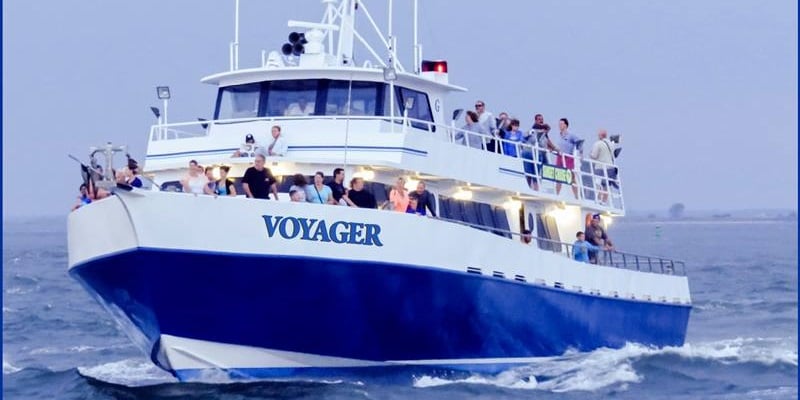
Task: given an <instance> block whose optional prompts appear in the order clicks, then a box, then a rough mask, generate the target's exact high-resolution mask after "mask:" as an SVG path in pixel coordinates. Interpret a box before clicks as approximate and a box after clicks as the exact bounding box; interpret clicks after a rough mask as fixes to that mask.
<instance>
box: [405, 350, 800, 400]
mask: <svg viewBox="0 0 800 400" xmlns="http://www.w3.org/2000/svg"><path fill="white" fill-rule="evenodd" d="M661 355H677V356H680V357H682V358H686V359H701V360H707V361H712V362H718V363H720V364H722V365H731V364H741V363H760V364H764V365H768V366H769V365H774V364H778V363H783V364H788V365H793V366H797V342H796V341H795V340H794V339H779V338H736V339H727V340H720V341H715V342H707V343H696V344H686V345H684V346H682V347H666V348H661V349H657V348H653V347H647V346H643V345H638V344H628V345H626V346H625V347H623V348H621V349H598V350H595V351H593V352H591V353H578V352H567V353H566V354H564V355H562V356H559V357H542V358H540V359H538V360H536V361H535V362H533V363H531V364H529V365H525V366H521V367H517V368H514V369H511V370H509V371H506V372H503V373H501V374H499V375H494V376H493V375H478V374H476V375H472V376H470V377H468V378H465V379H446V378H438V377H432V376H422V377H419V378H417V379H416V380H415V382H414V386H415V387H423V388H424V387H434V386H442V385H451V384H479V385H492V386H498V387H503V388H509V389H533V390H544V391H550V392H570V391H594V390H598V389H601V388H604V387H608V386H613V385H618V386H619V389H620V390H625V389H626V388H627V386H628V385H629V384H632V383H638V382H640V381H641V380H642V379H643V377H642V376H641V375H640V374H638V373H637V372H636V370H635V368H634V362H636V361H638V360H641V359H643V358H648V357H658V356H661Z"/></svg>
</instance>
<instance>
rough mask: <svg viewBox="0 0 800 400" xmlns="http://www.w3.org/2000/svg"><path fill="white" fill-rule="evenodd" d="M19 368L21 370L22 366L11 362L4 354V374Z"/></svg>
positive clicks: (11, 372)
mask: <svg viewBox="0 0 800 400" xmlns="http://www.w3.org/2000/svg"><path fill="white" fill-rule="evenodd" d="M19 370H21V368H19V367H16V366H14V365H12V364H11V363H10V362H8V361H6V357H5V356H3V375H6V374H13V373H14V372H17V371H19Z"/></svg>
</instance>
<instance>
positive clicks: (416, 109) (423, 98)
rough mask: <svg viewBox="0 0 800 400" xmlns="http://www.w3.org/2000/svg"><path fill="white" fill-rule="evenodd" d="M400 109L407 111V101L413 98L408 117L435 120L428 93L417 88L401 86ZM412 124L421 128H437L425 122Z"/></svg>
mask: <svg viewBox="0 0 800 400" xmlns="http://www.w3.org/2000/svg"><path fill="white" fill-rule="evenodd" d="M399 93H400V109H401V110H402V111H403V112H405V107H406V101H407V100H409V99H412V100H410V101H413V104H412V106H411V108H410V109H409V110H408V118H413V119H418V120H422V121H430V122H433V114H432V113H431V105H430V103H429V102H428V95H427V94H425V93H422V92H418V91H416V90H412V89H407V88H402V87H401V88H400V90H399ZM411 125H412V126H413V127H415V128H419V129H429V126H430V129H431V130H435V129H434V127H433V126H432V125H429V124H424V123H421V122H416V121H415V122H412V123H411Z"/></svg>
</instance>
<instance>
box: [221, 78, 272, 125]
mask: <svg viewBox="0 0 800 400" xmlns="http://www.w3.org/2000/svg"><path fill="white" fill-rule="evenodd" d="M218 98H219V100H218V104H217V113H216V116H215V117H214V118H215V119H233V118H251V117H257V116H258V108H259V103H260V98H261V84H260V83H250V84H246V85H237V86H228V87H224V88H221V89H220V93H219V97H218Z"/></svg>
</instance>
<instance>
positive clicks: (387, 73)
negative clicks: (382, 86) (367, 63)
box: [383, 67, 397, 82]
mask: <svg viewBox="0 0 800 400" xmlns="http://www.w3.org/2000/svg"><path fill="white" fill-rule="evenodd" d="M383 80H385V81H388V82H392V81H396V80H397V71H396V70H395V69H394V67H386V68H384V69H383Z"/></svg>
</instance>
